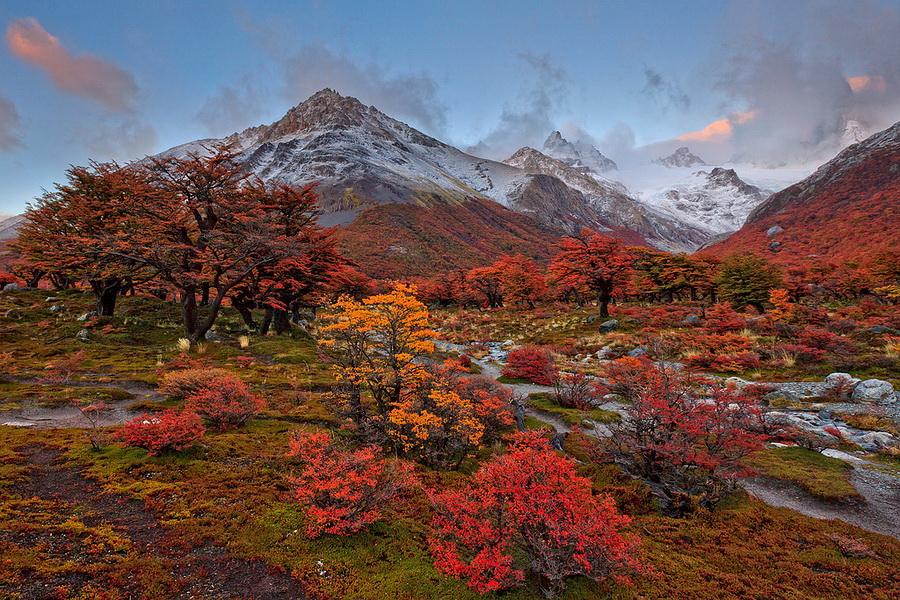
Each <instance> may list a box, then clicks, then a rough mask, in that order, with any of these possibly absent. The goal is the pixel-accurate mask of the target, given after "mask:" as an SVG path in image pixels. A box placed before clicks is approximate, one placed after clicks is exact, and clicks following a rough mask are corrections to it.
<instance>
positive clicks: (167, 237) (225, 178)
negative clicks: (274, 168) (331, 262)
mask: <svg viewBox="0 0 900 600" xmlns="http://www.w3.org/2000/svg"><path fill="white" fill-rule="evenodd" d="M132 172H133V173H134V174H135V176H136V177H138V178H139V179H140V181H141V188H140V189H141V190H142V191H143V194H142V196H141V197H139V198H127V199H123V201H122V202H120V203H118V204H117V205H116V207H115V209H116V210H117V211H119V212H120V214H122V220H123V222H122V224H121V226H120V227H118V228H117V229H116V231H115V233H114V234H113V235H106V236H103V237H102V238H101V240H100V243H99V244H98V246H97V248H96V250H95V251H94V252H93V254H92V255H93V256H96V257H100V258H103V259H104V260H105V259H106V258H109V257H112V258H114V259H115V260H117V261H119V262H120V264H121V263H127V264H137V265H142V266H144V267H146V268H148V269H151V270H152V271H154V272H155V274H156V275H155V277H156V278H157V279H158V280H159V281H161V282H162V283H164V284H165V285H167V286H169V287H170V288H171V289H172V290H174V291H175V292H176V293H177V295H178V297H179V302H180V305H181V312H182V322H183V326H184V332H185V336H186V337H187V339H189V340H190V341H191V342H192V343H193V342H197V341H198V340H200V339H202V338H203V336H204V335H205V334H206V332H207V331H209V329H210V328H211V327H212V326H213V324H214V323H215V320H216V318H217V316H218V313H219V310H220V308H221V306H222V303H223V302H224V301H225V298H226V297H228V296H229V294H230V293H231V292H232V291H233V290H234V289H235V287H236V286H238V285H239V284H240V283H242V282H243V281H245V280H246V279H247V278H248V277H250V276H251V275H252V274H253V273H254V272H256V271H257V270H259V269H260V268H262V267H268V266H274V265H277V264H278V263H279V262H281V261H286V260H290V259H296V258H298V257H302V256H303V255H304V253H305V252H306V251H307V250H308V249H309V248H310V241H309V240H308V239H307V238H306V236H305V235H304V234H305V233H306V232H307V231H308V227H309V226H310V225H311V221H310V216H309V214H308V211H307V210H305V208H301V209H300V210H297V211H295V212H293V213H291V214H287V213H285V211H284V210H282V208H281V207H279V205H278V202H277V196H278V194H275V195H274V196H273V194H270V193H268V192H267V191H266V189H265V188H264V187H263V186H260V185H250V184H248V183H247V180H248V178H249V175H248V174H247V173H245V172H244V171H243V170H242V169H241V166H240V165H239V164H238V162H237V155H236V153H235V152H234V151H232V150H231V149H230V148H228V147H226V146H222V147H217V148H215V149H212V150H210V151H208V152H206V153H190V154H188V155H187V156H185V157H174V156H168V157H160V158H152V159H149V163H148V164H136V165H133V166H132ZM300 195H301V196H303V195H304V194H302V193H301V194H300ZM301 206H305V205H303V204H302V203H301ZM204 300H206V301H208V311H207V313H206V315H205V316H201V313H200V310H199V306H200V304H201V303H203V301H204Z"/></svg>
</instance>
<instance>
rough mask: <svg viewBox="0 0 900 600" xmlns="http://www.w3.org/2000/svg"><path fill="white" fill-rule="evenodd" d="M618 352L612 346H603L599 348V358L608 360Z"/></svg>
mask: <svg viewBox="0 0 900 600" xmlns="http://www.w3.org/2000/svg"><path fill="white" fill-rule="evenodd" d="M615 355H616V353H615V351H614V350H613V349H612V346H603V347H602V348H600V349H599V350H597V359H598V360H607V359H610V358H612V357H613V356H615Z"/></svg>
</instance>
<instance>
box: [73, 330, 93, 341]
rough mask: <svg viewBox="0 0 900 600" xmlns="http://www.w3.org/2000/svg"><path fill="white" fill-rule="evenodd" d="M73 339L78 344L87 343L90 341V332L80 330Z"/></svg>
mask: <svg viewBox="0 0 900 600" xmlns="http://www.w3.org/2000/svg"><path fill="white" fill-rule="evenodd" d="M75 339H76V340H78V341H79V342H88V341H90V339H91V332H90V331H88V330H87V329H82V330H81V331H79V332H78V333H76V334H75Z"/></svg>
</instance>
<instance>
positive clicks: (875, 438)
mask: <svg viewBox="0 0 900 600" xmlns="http://www.w3.org/2000/svg"><path fill="white" fill-rule="evenodd" d="M859 444H860V445H862V444H872V445H873V446H876V447H877V448H891V447H893V446H896V445H897V438H895V437H894V436H892V435H891V434H889V433H887V432H885V431H870V432H869V433H867V434H865V435H861V436H859Z"/></svg>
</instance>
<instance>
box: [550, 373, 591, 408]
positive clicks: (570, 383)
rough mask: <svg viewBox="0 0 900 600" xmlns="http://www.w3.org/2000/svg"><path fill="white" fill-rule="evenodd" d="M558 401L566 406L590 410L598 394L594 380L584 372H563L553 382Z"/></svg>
mask: <svg viewBox="0 0 900 600" xmlns="http://www.w3.org/2000/svg"><path fill="white" fill-rule="evenodd" d="M553 390H554V392H555V397H556V403H557V404H559V405H560V406H564V407H566V408H577V409H578V410H588V409H589V408H591V401H592V400H593V399H594V397H595V395H596V391H595V390H596V386H595V385H594V380H593V379H592V378H590V377H588V376H587V375H585V374H584V373H562V374H560V376H559V377H557V378H556V381H554V382H553Z"/></svg>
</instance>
